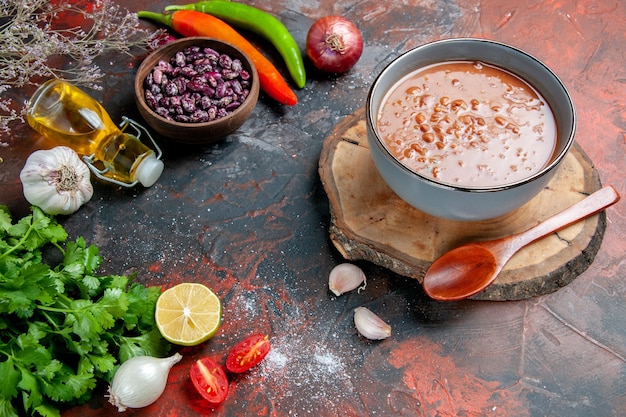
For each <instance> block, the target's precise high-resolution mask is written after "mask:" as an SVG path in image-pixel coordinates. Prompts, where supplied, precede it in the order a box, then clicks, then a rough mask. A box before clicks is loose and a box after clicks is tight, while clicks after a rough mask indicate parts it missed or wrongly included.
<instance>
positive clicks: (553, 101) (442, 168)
mask: <svg viewBox="0 0 626 417" xmlns="http://www.w3.org/2000/svg"><path fill="white" fill-rule="evenodd" d="M366 119H367V120H366V125H367V136H368V142H369V145H370V149H371V154H372V158H373V160H374V163H375V165H376V168H377V169H378V171H379V173H380V174H381V176H382V178H383V179H384V180H385V182H386V183H387V184H388V185H389V186H390V188H391V189H392V190H393V191H394V192H395V193H396V194H398V195H399V196H400V197H401V198H402V199H403V200H405V201H406V202H407V203H409V204H410V205H412V206H413V207H415V208H417V209H418V210H421V211H423V212H425V213H428V214H431V215H433V216H437V217H442V218H447V219H451V220H460V221H481V220H487V219H492V218H496V217H499V216H502V215H505V214H507V213H510V212H512V211H514V210H516V209H517V208H519V207H521V206H522V205H523V204H525V203H526V202H528V201H529V200H531V199H532V198H533V197H534V196H535V195H537V194H538V193H539V192H540V191H541V190H542V189H543V188H544V187H545V186H546V185H547V184H548V182H549V181H550V180H551V179H552V177H553V176H554V174H555V173H556V172H557V170H558V167H559V166H560V164H561V163H562V161H563V159H564V158H565V156H566V155H567V153H568V151H569V149H570V148H571V146H572V144H573V143H574V135H575V130H576V113H575V108H574V104H573V101H572V99H571V97H570V95H569V93H568V91H567V89H566V88H565V86H564V84H563V83H562V82H561V80H560V79H559V78H558V77H557V76H556V74H555V73H554V72H553V71H552V70H550V69H549V68H548V67H547V66H546V65H545V64H543V63H542V62H541V61H539V60H538V59H536V58H534V57H533V56H531V55H529V54H528V53H526V52H524V51H522V50H520V49H518V48H515V47H513V46H510V45H506V44H503V43H499V42H495V41H491V40H485V39H476V38H456V39H447V40H441V41H436V42H432V43H428V44H425V45H422V46H419V47H417V48H415V49H412V50H410V51H408V52H406V53H404V54H402V55H401V56H399V57H398V58H396V59H395V60H394V61H392V62H391V63H390V64H389V65H388V66H387V67H386V68H385V69H384V70H383V71H382V72H381V73H380V74H379V75H378V77H377V78H376V80H375V81H374V83H373V85H372V87H371V89H370V91H369V94H368V98H367V106H366Z"/></svg>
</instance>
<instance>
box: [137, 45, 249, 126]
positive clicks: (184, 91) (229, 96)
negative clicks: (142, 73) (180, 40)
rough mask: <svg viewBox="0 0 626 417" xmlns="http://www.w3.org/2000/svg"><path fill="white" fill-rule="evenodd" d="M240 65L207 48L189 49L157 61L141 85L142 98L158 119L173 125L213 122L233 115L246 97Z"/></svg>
mask: <svg viewBox="0 0 626 417" xmlns="http://www.w3.org/2000/svg"><path fill="white" fill-rule="evenodd" d="M250 78H251V76H250V73H249V72H248V71H246V69H244V68H243V65H242V62H241V61H240V60H239V59H237V58H235V59H233V58H231V57H230V56H229V55H226V54H220V53H218V52H217V51H215V50H214V49H211V48H200V47H198V46H191V47H188V48H185V49H184V50H183V51H180V52H177V53H176V55H174V56H173V57H172V59H170V61H169V62H167V61H164V60H161V61H159V62H158V63H157V65H156V66H155V67H154V68H153V69H152V71H151V72H150V73H149V74H148V76H147V77H146V80H145V82H144V89H145V93H144V98H145V100H146V103H147V104H148V106H149V107H150V108H151V109H152V110H154V111H155V112H156V113H157V114H158V115H160V116H162V117H164V118H166V119H169V120H175V121H177V122H183V123H201V122H208V121H212V120H217V119H219V118H222V117H224V116H227V115H228V114H230V113H232V112H233V111H235V110H236V109H237V108H238V107H239V106H240V105H241V103H243V101H244V100H245V99H246V97H248V94H249V93H250V84H251V82H252V80H251V79H250Z"/></svg>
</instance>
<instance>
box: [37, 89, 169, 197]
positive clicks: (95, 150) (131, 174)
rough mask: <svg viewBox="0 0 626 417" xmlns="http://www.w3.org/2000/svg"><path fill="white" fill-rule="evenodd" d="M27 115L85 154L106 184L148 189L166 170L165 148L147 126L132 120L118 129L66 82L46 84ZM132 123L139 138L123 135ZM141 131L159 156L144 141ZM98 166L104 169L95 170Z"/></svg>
mask: <svg viewBox="0 0 626 417" xmlns="http://www.w3.org/2000/svg"><path fill="white" fill-rule="evenodd" d="M26 117H27V120H28V123H29V125H30V126H31V127H32V128H33V129H35V130H36V131H37V132H39V133H40V134H42V135H43V136H45V137H46V138H48V139H49V140H51V141H53V142H54V143H56V144H57V145H63V146H67V147H69V148H72V149H73V150H74V151H76V153H78V154H79V155H81V156H82V157H83V160H84V161H85V163H86V164H87V166H89V168H90V169H91V171H92V172H93V173H94V174H95V175H96V176H97V177H98V178H101V179H103V180H105V181H109V182H113V183H115V184H118V185H122V186H125V187H132V186H134V185H135V184H137V183H138V182H140V183H141V184H142V185H143V186H145V187H150V186H152V185H153V184H154V183H155V182H156V181H157V180H158V179H159V177H160V176H161V173H162V172H163V162H162V161H161V159H160V158H161V150H160V149H159V147H158V145H157V144H156V143H155V142H154V140H152V137H151V136H150V134H149V133H148V132H147V131H146V130H145V129H144V128H143V127H141V126H140V125H138V124H137V123H136V122H133V121H132V120H130V119H128V118H124V122H123V123H122V124H121V127H118V126H116V125H115V124H114V123H113V122H112V121H111V118H110V116H109V114H108V113H107V112H106V110H105V109H104V108H103V107H102V106H101V105H100V103H98V102H97V101H96V100H95V99H93V98H92V97H91V96H89V95H88V94H87V93H85V92H84V91H83V90H81V89H80V88H78V87H76V86H75V85H72V84H70V83H68V82H66V81H62V80H58V79H52V80H49V81H46V82H45V83H44V84H42V85H41V86H40V87H39V88H38V89H37V91H35V93H34V94H33V96H32V97H31V98H30V100H29V103H28V105H27V113H26ZM129 125H130V126H132V127H133V128H134V129H135V134H131V133H127V132H125V130H126V127H127V126H129ZM142 132H145V134H146V135H147V136H148V137H149V138H150V140H152V143H153V145H154V147H155V149H156V150H157V152H158V154H157V153H155V151H154V150H152V149H151V148H149V147H148V146H146V145H145V144H144V143H142V142H141V140H140V136H141V134H142ZM98 162H99V165H100V166H103V167H104V169H102V168H98V167H96V165H95V163H98Z"/></svg>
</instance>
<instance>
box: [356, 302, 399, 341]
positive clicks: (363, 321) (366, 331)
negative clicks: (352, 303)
mask: <svg viewBox="0 0 626 417" xmlns="http://www.w3.org/2000/svg"><path fill="white" fill-rule="evenodd" d="M354 325H355V326H356V329H357V330H358V331H359V333H361V335H362V336H364V337H366V338H368V339H372V340H381V339H386V338H388V337H389V336H391V326H390V325H388V324H387V323H385V322H384V321H383V320H382V319H381V318H380V317H378V316H377V315H376V314H374V313H372V311H371V310H369V309H368V308H366V307H357V308H356V309H354Z"/></svg>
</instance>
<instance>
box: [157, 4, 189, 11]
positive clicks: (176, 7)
mask: <svg viewBox="0 0 626 417" xmlns="http://www.w3.org/2000/svg"><path fill="white" fill-rule="evenodd" d="M196 7H197V4H172V5H170V6H166V7H165V9H164V10H165V11H166V12H169V11H174V10H196Z"/></svg>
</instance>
